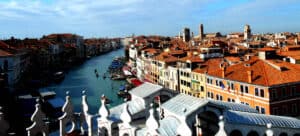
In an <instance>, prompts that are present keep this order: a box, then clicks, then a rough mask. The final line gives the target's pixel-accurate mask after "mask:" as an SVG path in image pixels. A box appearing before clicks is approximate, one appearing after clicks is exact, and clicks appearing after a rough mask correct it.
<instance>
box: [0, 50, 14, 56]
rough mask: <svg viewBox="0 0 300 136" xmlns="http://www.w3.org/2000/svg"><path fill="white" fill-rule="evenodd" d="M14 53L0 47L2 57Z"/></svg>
mask: <svg viewBox="0 0 300 136" xmlns="http://www.w3.org/2000/svg"><path fill="white" fill-rule="evenodd" d="M11 55H13V54H12V53H11V52H8V51H5V50H2V49H0V57H6V56H11Z"/></svg>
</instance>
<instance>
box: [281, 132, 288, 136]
mask: <svg viewBox="0 0 300 136" xmlns="http://www.w3.org/2000/svg"><path fill="white" fill-rule="evenodd" d="M279 136H288V134H287V133H285V132H282V133H280V135H279Z"/></svg>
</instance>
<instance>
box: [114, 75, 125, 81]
mask: <svg viewBox="0 0 300 136" xmlns="http://www.w3.org/2000/svg"><path fill="white" fill-rule="evenodd" d="M125 78H126V77H125V76H123V75H117V74H115V75H112V78H111V79H112V80H123V79H125Z"/></svg>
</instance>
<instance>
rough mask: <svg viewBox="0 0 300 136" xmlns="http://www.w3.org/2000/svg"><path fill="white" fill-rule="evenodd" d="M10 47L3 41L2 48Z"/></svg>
mask: <svg viewBox="0 0 300 136" xmlns="http://www.w3.org/2000/svg"><path fill="white" fill-rule="evenodd" d="M8 47H9V45H8V44H6V43H5V42H3V41H0V48H8Z"/></svg>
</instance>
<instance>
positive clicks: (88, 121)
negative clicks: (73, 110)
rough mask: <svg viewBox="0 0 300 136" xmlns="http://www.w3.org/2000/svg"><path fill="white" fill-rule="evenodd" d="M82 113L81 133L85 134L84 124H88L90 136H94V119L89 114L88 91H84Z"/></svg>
mask: <svg viewBox="0 0 300 136" xmlns="http://www.w3.org/2000/svg"><path fill="white" fill-rule="evenodd" d="M81 104H82V105H81V106H82V113H81V114H80V122H81V123H80V124H81V128H80V129H81V133H82V134H84V133H85V132H84V128H83V124H84V122H86V124H87V127H88V136H92V135H93V124H92V118H93V115H91V114H89V106H88V103H87V96H86V91H82V102H81Z"/></svg>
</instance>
